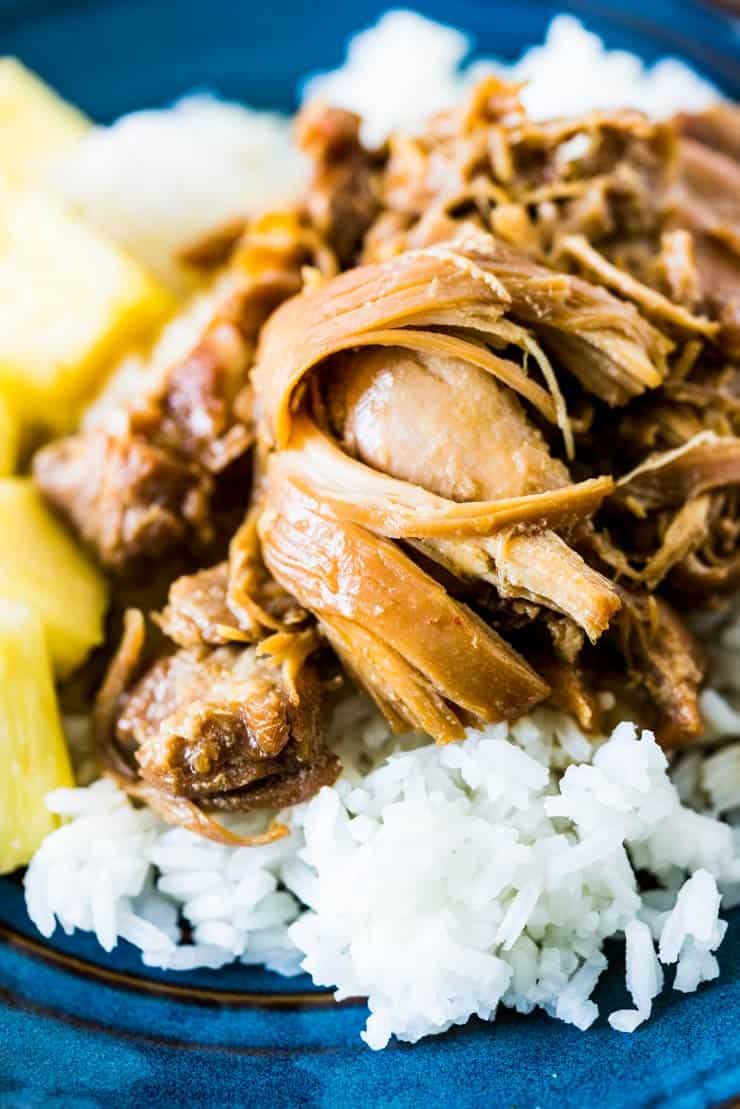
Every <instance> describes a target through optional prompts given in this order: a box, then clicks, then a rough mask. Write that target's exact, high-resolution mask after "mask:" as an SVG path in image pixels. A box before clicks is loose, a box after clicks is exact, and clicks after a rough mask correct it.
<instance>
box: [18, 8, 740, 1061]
mask: <svg viewBox="0 0 740 1109" xmlns="http://www.w3.org/2000/svg"><path fill="white" fill-rule="evenodd" d="M468 45H469V44H468V40H467V38H466V36H464V35H462V34H460V33H459V32H457V31H453V30H452V29H450V28H444V27H440V26H438V25H435V24H431V23H429V22H428V21H426V20H424V19H422V18H421V17H420V16H417V15H415V14H413V13H409V12H395V13H391V14H390V15H388V16H386V17H384V19H383V20H381V21H380V23H379V24H378V26H377V27H376V28H374V29H372V30H370V31H367V32H364V33H363V34H362V35H359V36H357V37H356V39H355V40H354V44H353V45H352V46H351V47H350V52H349V56H348V62H347V63H346V64H345V66H343V67H342V68H341V69H340V70H338V71H336V72H335V73H333V74H330V75H323V76H321V77H318V78H314V79H312V80H311V81H309V82H308V83H307V85H306V94H307V95H308V94H309V93H310V94H314V93H321V94H323V95H326V96H329V97H331V98H332V99H334V100H335V101H338V102H339V103H342V104H344V105H346V106H347V107H350V108H354V109H355V110H358V111H360V112H362V113H363V114H364V115H365V117H366V126H367V137H368V138H369V139H370V141H374V140H377V139H379V138H380V137H382V136H383V135H384V134H386V133H387V132H388V130H390V129H392V128H395V127H401V128H405V129H413V128H415V127H416V126H418V125H419V123H420V122H421V121H422V120H423V118H424V117H425V116H426V115H428V114H429V112H431V111H433V110H435V109H437V108H439V107H443V106H445V105H446V104H449V103H451V102H453V101H454V100H455V99H456V98H457V97H458V96H459V95H460V92H461V89H463V88H464V87H465V86H467V85H468V84H469V83H470V81H471V80H473V78H474V76H475V75H476V74H479V73H480V65H479V66H477V67H473V68H468V69H467V70H466V69H461V68H460V63H461V62H462V60H463V58H464V55H465V54H466V52H467V50H468ZM410 54H413V55H414V56H415V57H416V58H418V59H420V61H419V64H418V65H416V66H415V67H413V69H412V68H411V67H409V66H408V65H407V58H408V56H409V55H410ZM488 64H491V63H488ZM499 68H500V67H499ZM506 72H507V73H508V74H509V75H511V76H513V77H515V78H516V79H523V78H526V77H531V79H532V80H531V84H530V86H529V88H528V90H527V92H526V93H525V97H526V99H527V102H528V105H529V107H530V109H531V110H532V111H533V113H535V114H538V115H541V114H545V113H547V114H554V113H559V112H570V111H583V110H585V109H588V108H591V107H599V106H602V107H609V106H614V105H623V104H633V105H635V106H637V107H641V108H643V109H645V110H647V111H648V112H650V113H652V114H654V115H663V114H667V113H669V112H671V111H674V110H676V109H678V108H681V107H686V108H698V107H701V106H703V105H704V104H706V103H709V102H711V101H712V100H713V99H716V97H717V93H716V90H714V89H713V88H712V87H711V86H710V85H708V84H707V83H706V82H704V81H702V80H701V79H700V78H699V77H697V76H696V75H695V74H694V73H692V72H691V71H690V70H688V69H687V68H686V67H685V66H684V65H682V64H681V63H679V62H676V61H671V60H668V61H665V62H662V63H659V64H658V65H657V66H655V67H653V68H652V69H650V70H646V69H645V68H644V67H643V66H642V65H641V63H640V62H639V61H638V60H637V59H635V58H633V57H631V56H630V55H626V54H624V53H623V52H614V51H606V50H605V49H604V47H603V45H602V44H601V42H600V41H599V40H598V39H596V38H595V36H593V35H590V34H589V33H588V32H586V31H585V30H584V29H583V28H582V27H581V25H580V24H579V23H577V22H576V21H575V20H573V19H571V18H570V17H566V16H562V17H559V18H558V19H557V20H555V21H554V22H553V24H552V27H551V29H550V32H549V34H548V38H547V42H546V43H545V45H544V46H543V47H538V48H536V49H535V50H532V51H530V52H529V53H528V54H526V55H525V56H524V58H523V59H522V60H521V61H520V62H519V63H517V65H516V66H514V67H509V68H508V69H507V70H506ZM379 74H380V75H382V79H380V80H379V79H378V75H379ZM132 152H133V153H132ZM301 172H302V169H301V166H300V163H299V160H298V159H297V157H296V155H295V152H294V151H291V148H290V144H289V141H288V138H287V131H286V124H285V123H284V121H281V120H279V119H277V118H276V117H272V116H265V115H264V114H257V113H250V112H248V111H247V110H246V109H240V108H236V107H234V106H233V105H220V104H217V103H215V102H213V101H209V100H205V101H204V100H202V99H196V100H187V101H185V102H181V103H180V104H179V105H177V106H176V107H175V108H173V109H171V110H168V111H161V112H148V113H137V114H136V115H134V116H130V117H125V118H124V120H122V121H120V122H119V123H118V124H115V125H114V126H113V127H112V128H106V129H98V130H97V131H95V132H93V134H92V135H91V136H90V137H89V139H88V140H86V142H85V144H84V145H83V147H82V148H81V150H80V152H79V157H78V158H77V160H76V161H75V160H73V162H72V163H70V164H69V165H68V166H67V167H66V168H65V174H66V176H65V177H64V187H65V189H66V190H67V194H68V195H69V196H70V197H71V198H72V199H73V200H74V201H75V202H76V203H77V204H79V206H80V207H82V208H83V209H84V211H85V212H86V214H87V215H88V216H89V217H90V218H92V220H93V221H94V222H96V223H97V224H98V225H99V226H101V227H103V228H104V229H105V230H106V231H108V232H109V233H111V234H114V235H115V236H116V237H117V238H119V239H120V241H122V242H124V243H125V244H126V245H127V246H128V247H129V248H130V249H131V250H132V251H133V252H134V253H136V254H138V255H139V256H140V257H142V258H144V259H146V260H147V261H148V262H149V263H150V264H151V265H152V266H153V268H155V269H156V270H157V271H158V272H160V273H161V274H163V275H164V276H165V277H166V278H167V279H168V280H172V281H177V280H178V279H179V274H178V271H177V267H176V266H175V265H174V263H173V256H174V253H175V252H176V250H177V249H179V247H180V246H182V245H183V244H184V243H187V242H189V241H191V240H192V239H193V238H196V237H197V236H198V235H199V234H201V233H203V232H204V231H206V230H207V229H208V228H209V227H210V226H212V225H213V224H217V223H219V222H220V221H221V220H222V219H223V218H225V217H227V216H229V215H231V214H233V212H235V211H236V210H241V208H242V207H243V206H259V205H261V204H262V203H263V202H271V203H274V202H275V201H276V200H278V199H279V198H280V197H281V196H282V193H281V192H280V189H282V187H283V186H285V189H286V191H289V189H290V188H293V187H294V183H295V182H296V181H298V180H299V179H300V175H301ZM211 303H212V301H211V300H209V298H208V295H207V294H206V295H205V296H204V298H202V300H200V301H197V302H196V303H195V305H194V306H193V308H192V310H191V311H190V312H189V314H188V316H187V317H186V318H185V319H184V320H179V321H176V322H175V324H173V325H172V326H171V328H170V329H169V330H168V332H166V333H165V336H164V337H163V340H162V342H161V343H160V345H159V347H158V348H156V349H155V351H154V354H153V355H152V357H151V360H150V361H149V362H145V361H143V360H141V359H136V358H134V359H132V360H130V361H129V362H128V363H126V364H125V365H124V367H123V368H122V369H121V371H120V373H119V375H118V376H117V377H116V378H115V379H114V381H113V383H112V385H111V386H110V388H109V390H108V391H107V392H106V395H105V396H104V397H103V398H102V399H101V401H100V402H99V403H98V405H97V406H96V407H94V408H93V409H92V410H91V411H90V412H89V413H88V417H87V419H88V421H89V422H101V423H107V422H108V421H109V420H111V419H115V410H116V405H117V399H118V398H119V397H122V396H124V395H125V394H126V391H127V389H128V388H130V385H131V382H132V381H135V380H137V376H136V375H137V374H138V375H141V374H145V373H148V372H151V367H152V366H153V367H154V368H155V369H156V368H157V367H158V366H160V365H162V364H164V363H165V362H166V361H167V359H168V358H170V357H174V356H175V355H176V353H177V352H178V351H179V350H180V349H181V347H182V346H184V345H187V343H188V342H189V341H190V336H191V333H192V329H193V328H194V327H197V326H199V325H201V324H202V321H203V319H205V318H206V317H207V313H208V311H209V310H210V305H211ZM704 622H705V623H706V624H707V627H706V628H705V631H706V632H707V634H708V635H711V639H712V642H713V644H714V647H713V676H712V688H710V689H708V690H707V691H706V692H705V694H704V695H703V701H702V708H703V711H704V714H705V717H706V720H707V725H708V726H707V735H706V742H707V744H709V745H711V750H708V751H706V752H703V751H699V750H696V749H692V751H690V752H689V753H687V754H686V755H685V756H683V757H682V758H680V759H678V760H677V761H676V762H675V763H674V765H673V767H672V768H671V774H672V776H673V781H672V780H671V777H670V776H669V772H668V771H669V768H668V766H667V763H666V759H665V757H664V755H663V753H662V752H661V751H660V749H659V748H658V747H657V745H656V744H655V741H654V739H653V737H652V736H651V734H650V733H648V732H645V733H643V734H642V735H641V736H638V735H637V734H636V732H635V729H634V727H633V726H632V725H630V724H621V725H620V726H619V727H618V728H617V729H616V730H615V732H614V733H613V735H612V736H611V737H610V738H609V739H608V740H607V741H606V742H604V743H603V744H602V745H601V746H599V745H594V744H592V742H591V741H590V740H589V739H588V738H587V737H585V736H584V735H582V734H581V732H580V731H579V729H578V728H577V726H576V725H575V723H574V722H573V721H572V720H569V719H567V718H566V717H564V716H563V715H562V714H559V713H556V712H553V711H548V710H539V711H537V712H535V713H533V714H532V715H531V716H529V717H526V718H524V719H523V720H520V721H519V722H517V724H516V725H514V726H512V727H509V726H506V725H497V726H495V727H489V728H487V729H485V730H484V731H483V732H481V733H471V734H470V736H469V738H468V739H467V740H466V741H465V742H464V743H462V744H459V745H454V746H449V747H432V746H429V745H428V741H426V740H425V739H424V738H423V737H418V736H407V737H402V738H401V739H398V738H392V737H391V736H390V735H389V734H388V731H387V729H386V727H385V725H384V724H383V722H382V721H381V720H380V719H379V718H378V716H377V714H376V713H375V712H374V710H373V709H372V708H371V707H370V706H369V703H368V702H367V700H366V699H365V698H364V697H361V696H359V695H358V696H353V697H349V698H347V699H346V700H344V701H343V702H342V704H341V705H340V706H339V708H338V709H337V711H336V713H335V715H334V719H333V723H332V728H331V733H330V743H331V745H332V746H333V747H334V748H335V749H336V750H337V751H338V752H339V753H340V755H341V757H342V760H343V762H344V765H345V771H344V774H343V776H342V779H341V780H340V781H339V782H338V783H337V785H336V786H335V787H334V788H333V789H324V790H322V791H321V792H320V793H319V794H318V796H317V797H315V798H314V799H313V800H312V801H310V802H309V803H308V804H306V805H303V806H301V807H299V808H297V809H295V810H293V811H292V812H290V813H287V814H283V819H285V820H286V821H288V822H289V824H290V828H291V834H290V836H289V837H288V838H286V839H284V840H281V841H279V842H277V843H275V844H272V845H269V846H266V847H259V848H241V849H233V848H227V847H223V846H220V845H218V844H214V843H210V842H207V841H204V840H199V839H198V838H197V837H195V836H193V835H191V834H190V833H188V832H185V831H183V830H180V829H172V828H168V827H166V826H165V825H164V824H163V823H162V822H161V821H160V820H159V818H157V817H156V816H154V815H153V814H152V813H150V812H148V811H147V810H144V809H139V810H137V809H134V808H133V806H132V805H131V804H130V803H129V802H128V801H127V800H126V798H125V797H124V796H123V795H122V794H121V793H120V791H118V790H117V789H116V787H115V786H114V785H113V784H112V783H110V782H107V781H99V782H96V783H94V784H92V785H91V786H89V787H88V788H84V789H83V788H81V789H76V790H61V791H57V792H56V793H54V794H52V795H51V796H50V798H49V807H50V808H51V809H52V811H54V812H57V813H59V814H60V815H62V816H64V817H65V819H66V821H67V823H65V824H64V825H63V826H62V827H61V828H60V829H59V830H58V831H57V832H55V833H54V834H53V835H51V836H50V837H49V838H48V839H47V840H46V841H45V843H44V844H43V845H42V847H41V848H40V849H39V851H38V852H37V854H36V856H35V858H34V859H33V861H32V863H31V865H30V867H29V869H28V873H27V877H26V899H27V904H28V910H29V913H30V915H31V917H32V919H33V920H34V922H35V923H36V925H37V927H38V928H39V930H40V931H41V932H42V933H43V934H44V935H47V936H49V935H51V934H52V932H53V931H54V928H55V926H56V925H57V924H58V925H60V926H61V927H62V928H64V929H65V930H66V931H67V932H71V931H72V930H74V929H81V930H83V931H88V932H92V933H94V934H95V935H96V937H97V939H98V941H99V942H100V943H101V945H102V946H103V947H104V948H105V949H106V950H110V949H111V948H112V947H113V946H115V944H116V943H117V942H118V941H119V940H120V939H125V940H128V941H129V942H130V943H132V944H134V945H135V946H136V947H138V948H139V949H140V950H141V952H142V958H143V960H144V962H145V963H146V964H147V965H150V966H157V967H162V968H168V969H172V970H178V969H180V970H185V969H191V968H195V967H202V966H207V967H220V966H223V965H225V964H227V963H230V962H233V961H241V962H242V963H259V964H260V965H265V966H267V967H269V968H271V969H273V970H276V971H279V972H280V973H282V974H295V973H297V972H298V970H299V969H301V967H302V968H303V969H304V970H307V971H309V972H310V973H311V975H312V976H313V979H314V981H315V982H316V983H317V984H319V985H327V986H330V987H332V988H334V989H336V991H337V995H338V996H339V997H346V996H349V995H364V996H367V998H368V1004H369V1009H370V1017H369V1019H368V1023H367V1029H366V1031H365V1033H364V1038H365V1040H366V1042H367V1043H368V1044H369V1045H370V1046H371V1047H373V1048H381V1047H383V1046H384V1045H385V1044H386V1043H387V1042H388V1040H389V1038H390V1037H391V1036H396V1037H397V1038H399V1039H403V1040H410V1041H414V1040H418V1039H419V1038H420V1037H422V1036H427V1035H431V1034H434V1033H438V1032H441V1031H444V1029H446V1028H449V1027H450V1026H451V1025H453V1024H461V1023H463V1022H465V1021H466V1020H468V1018H469V1017H470V1016H471V1015H473V1014H477V1015H478V1016H480V1017H482V1018H484V1019H494V1017H495V1015H496V1012H497V1009H498V1007H499V1006H504V1007H508V1008H513V1009H516V1010H517V1011H519V1012H523V1013H527V1012H530V1011H531V1010H533V1009H534V1008H541V1009H544V1010H545V1011H546V1012H547V1013H549V1014H550V1015H551V1016H552V1017H554V1018H557V1019H560V1020H563V1021H567V1022H569V1023H572V1024H574V1025H576V1026H577V1027H579V1028H582V1029H585V1028H588V1027H589V1026H590V1025H591V1024H592V1023H593V1021H594V1020H595V1019H596V1018H597V1016H598V1010H597V1005H596V1003H595V1001H594V1000H593V998H592V993H593V991H594V989H595V986H596V984H597V982H598V980H599V977H600V975H601V974H602V973H603V971H604V970H605V969H606V966H607V960H606V957H605V955H604V952H603V946H604V942H605V940H607V939H608V938H611V937H620V936H623V937H624V940H625V945H626V987H627V990H628V992H629V994H630V996H631V999H632V1004H633V1008H631V1009H624V1010H618V1011H616V1012H614V1013H611V1014H608V1019H609V1022H610V1024H611V1025H612V1027H613V1028H615V1029H617V1030H620V1031H623V1032H631V1031H633V1030H635V1029H636V1028H637V1027H638V1026H639V1025H640V1024H641V1023H642V1022H643V1021H644V1020H645V1019H647V1017H648V1016H649V1015H650V1012H651V1009H652V1004H653V1000H654V998H655V997H656V996H657V995H658V993H659V992H660V991H661V989H662V988H663V978H664V973H665V971H664V968H671V967H675V973H674V974H673V978H672V985H673V988H674V989H677V990H681V991H690V990H694V989H696V988H697V987H698V986H699V985H700V984H701V983H702V982H704V981H708V980H710V979H711V978H713V977H715V976H716V975H717V973H718V970H719V967H718V962H717V958H716V954H715V952H716V950H717V948H718V947H719V944H720V943H721V940H722V938H723V935H724V931H725V927H726V925H725V923H724V921H723V920H722V919H721V918H720V915H719V912H720V905H721V904H722V905H723V906H724V907H725V908H727V907H729V906H730V905H732V904H734V903H740V827H738V826H737V825H736V823H735V821H734V815H735V814H736V812H740V657H739V656H740V620H738V619H737V618H734V619H725V620H724V623H721V624H717V620H716V618H715V619H714V620H710V621H708V622H707V621H706V620H705V621H704ZM718 744H721V746H719V747H718V748H717V745H718ZM715 748H717V749H715ZM698 808H701V809H704V810H705V811H704V812H699V811H696V810H697V809H698ZM719 817H728V818H729V819H724V820H722V819H718V818H719ZM238 826H239V827H250V828H251V827H252V826H253V823H252V822H250V821H246V820H243V821H242V822H241V824H239V825H238ZM638 870H639V871H640V872H641V875H648V876H652V883H653V886H654V888H652V889H648V890H646V891H643V890H641V888H640V886H639V885H638V881H637V877H636V872H637V871H638ZM183 926H187V940H186V939H185V938H184V937H185V932H184V930H183ZM410 950H413V953H414V957H413V959H410V958H409V951H410Z"/></svg>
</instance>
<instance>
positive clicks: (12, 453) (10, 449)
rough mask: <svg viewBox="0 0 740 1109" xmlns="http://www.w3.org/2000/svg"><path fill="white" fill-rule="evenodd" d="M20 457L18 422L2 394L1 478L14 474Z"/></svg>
mask: <svg viewBox="0 0 740 1109" xmlns="http://www.w3.org/2000/svg"><path fill="white" fill-rule="evenodd" d="M17 455H18V421H17V420H16V418H15V415H14V414H13V412H12V411H11V409H10V405H9V404H8V402H7V400H6V399H5V397H4V396H3V395H2V393H0V477H5V476H6V475H7V474H12V473H13V468H14V467H15V460H16V457H17Z"/></svg>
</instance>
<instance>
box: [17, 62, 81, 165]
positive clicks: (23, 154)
mask: <svg viewBox="0 0 740 1109" xmlns="http://www.w3.org/2000/svg"><path fill="white" fill-rule="evenodd" d="M90 127H91V123H90V120H89V119H88V118H87V116H85V115H83V113H82V112H80V111H78V110H77V108H73V107H72V105H71V104H67V102H66V101H64V100H62V99H61V97H59V96H57V94H56V93H55V92H53V91H52V90H51V89H50V88H49V86H48V85H45V84H44V82H43V81H42V80H41V79H40V78H39V77H37V76H36V75H35V74H34V73H31V71H30V70H28V69H26V67H25V66H24V65H22V64H21V63H20V62H19V61H17V60H16V59H15V58H0V175H2V176H3V177H5V179H6V180H7V181H10V182H11V183H14V184H20V183H28V182H36V183H42V182H44V181H45V180H46V178H47V176H48V174H49V172H50V170H51V167H53V165H54V164H55V163H57V162H59V161H60V160H61V159H62V158H64V156H65V154H67V153H69V152H70V151H71V150H72V149H73V148H74V147H75V146H76V145H77V143H78V142H79V141H80V139H81V138H82V136H83V135H84V134H85V132H86V131H87V130H88V129H89V128H90Z"/></svg>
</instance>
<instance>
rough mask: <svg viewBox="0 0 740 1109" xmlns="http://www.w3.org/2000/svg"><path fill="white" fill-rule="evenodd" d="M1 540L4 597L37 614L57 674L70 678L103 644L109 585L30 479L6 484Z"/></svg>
mask: <svg viewBox="0 0 740 1109" xmlns="http://www.w3.org/2000/svg"><path fill="white" fill-rule="evenodd" d="M0 536H2V542H0V596H4V597H6V598H8V599H9V600H13V601H19V602H24V603H27V604H30V605H32V606H33V608H35V609H36V611H37V612H38V614H39V616H40V618H41V622H42V624H43V627H44V631H45V633H46V639H47V644H48V647H49V652H50V654H51V658H52V662H53V665H54V669H55V672H56V673H57V674H58V675H60V676H63V675H65V674H69V673H70V672H71V671H72V670H74V669H75V668H76V667H78V666H79V665H80V664H81V663H82V662H83V661H84V660H85V658H86V656H87V655H88V653H89V652H90V650H91V649H92V648H93V647H95V646H97V645H98V644H99V643H102V641H103V621H104V617H105V611H106V607H107V604H108V589H107V585H106V582H105V579H104V577H103V576H102V574H101V573H100V571H99V570H98V569H97V568H96V567H95V566H94V565H93V563H92V562H91V561H90V560H89V559H88V557H87V556H86V554H85V553H84V552H83V551H82V550H81V549H80V548H79V547H78V546H77V544H76V543H75V542H74V540H73V539H72V538H71V537H70V536H69V535H68V533H67V532H66V531H65V529H64V528H63V527H62V525H61V524H60V523H59V522H58V521H57V519H56V517H55V516H54V515H53V514H52V513H51V512H50V511H49V509H48V508H47V507H46V506H45V505H44V503H43V501H42V499H41V497H40V495H39V493H38V492H37V491H36V489H35V488H34V486H33V483H32V482H31V481H30V480H29V479H28V478H20V477H15V478H13V477H11V478H2V479H0Z"/></svg>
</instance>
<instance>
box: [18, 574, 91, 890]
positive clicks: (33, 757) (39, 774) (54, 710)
mask: <svg viewBox="0 0 740 1109" xmlns="http://www.w3.org/2000/svg"><path fill="white" fill-rule="evenodd" d="M0 763H1V764H2V768H3V772H2V774H0V874H7V873H9V872H10V871H12V870H15V869H16V868H17V867H19V866H25V865H26V863H27V862H29V860H30V859H31V856H32V855H33V853H34V852H35V851H36V849H37V848H38V847H39V845H40V844H41V842H42V840H43V839H44V838H45V837H46V836H47V835H48V834H49V832H52V831H53V830H54V828H55V826H56V823H57V822H56V819H55V818H54V817H53V816H52V815H51V814H50V813H49V812H48V810H47V809H46V806H45V804H44V798H45V797H46V794H47V793H48V792H49V791H50V790H52V789H57V788H59V787H60V786H70V785H72V784H73V781H72V771H71V768H70V763H69V757H68V754H67V747H66V743H65V740H64V734H63V732H62V726H61V721H60V718H59V709H58V706H57V701H56V695H55V693H54V683H53V678H52V669H51V661H50V659H49V652H48V648H47V645H46V639H45V636H44V629H43V625H42V623H41V619H40V617H39V616H38V614H37V612H36V611H35V610H34V609H33V608H32V606H31V605H27V604H23V603H19V602H17V601H10V600H8V599H7V598H6V597H3V596H2V595H0Z"/></svg>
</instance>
